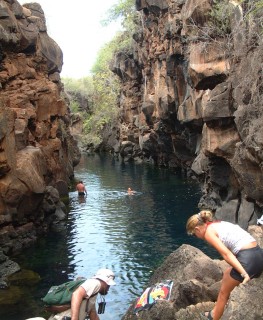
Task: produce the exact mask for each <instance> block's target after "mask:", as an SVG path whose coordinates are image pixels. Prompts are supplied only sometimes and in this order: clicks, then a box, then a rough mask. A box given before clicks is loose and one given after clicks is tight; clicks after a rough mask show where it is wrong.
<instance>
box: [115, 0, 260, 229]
mask: <svg viewBox="0 0 263 320" xmlns="http://www.w3.org/2000/svg"><path fill="white" fill-rule="evenodd" d="M217 2H218V1H217ZM222 3H226V1H223V2H222ZM214 5H215V2H213V1H210V0H163V1H160V0H136V8H137V10H138V12H139V14H140V15H141V19H140V20H141V21H142V25H141V27H140V28H139V31H138V32H137V33H136V34H134V36H133V38H134V47H133V52H132V53H129V54H127V53H124V52H120V53H118V54H117V55H116V57H115V59H114V62H113V64H112V70H113V72H115V73H116V74H117V75H118V76H119V77H120V79H121V81H122V90H121V97H120V106H121V121H122V123H121V129H120V130H121V135H120V141H119V146H118V148H116V146H115V147H114V150H115V152H116V153H117V154H120V155H121V156H122V157H123V159H124V160H125V161H128V160H130V159H135V160H138V159H139V160H142V159H143V160H144V161H152V162H154V163H155V164H157V165H159V166H167V167H171V168H173V167H182V168H184V169H185V170H186V172H188V174H189V175H193V174H194V175H195V176H196V177H198V179H199V180H200V181H201V183H202V186H203V197H202V199H201V200H200V203H199V206H200V207H203V208H207V207H208V208H210V209H213V210H215V211H216V215H217V217H218V218H222V217H223V218H224V219H227V220H229V221H231V222H236V223H239V224H240V225H241V226H242V227H244V228H247V227H248V225H249V224H255V223H256V218H257V217H259V216H261V215H262V213H263V173H262V160H263V153H262V150H263V149H262V147H263V140H262V137H263V132H262V130H263V125H262V123H263V108H262V92H263V91H262V88H263V86H262V60H263V54H262V52H263V51H262V48H263V43H262V36H260V34H261V33H260V32H261V31H260V30H261V29H260V28H262V27H260V24H261V23H262V12H261V11H258V12H255V11H253V1H249V0H248V1H244V2H243V4H242V7H241V5H239V2H238V1H229V3H228V4H227V9H228V10H230V11H227V12H230V13H229V14H228V15H227V13H225V14H226V15H225V16H223V24H221V25H220V20H219V18H218V17H216V18H215V21H211V18H209V17H210V16H211V12H212V10H213V8H214V7H213V6H214ZM261 10H262V9H261ZM209 14H210V15H209ZM209 19H210V20H209ZM221 22H222V21H221ZM222 28H223V29H222ZM224 28H225V29H224Z"/></svg>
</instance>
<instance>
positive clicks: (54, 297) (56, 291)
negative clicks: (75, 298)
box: [42, 279, 86, 305]
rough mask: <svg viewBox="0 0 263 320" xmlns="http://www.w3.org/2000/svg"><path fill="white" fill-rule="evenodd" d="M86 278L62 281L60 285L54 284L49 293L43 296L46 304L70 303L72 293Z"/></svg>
mask: <svg viewBox="0 0 263 320" xmlns="http://www.w3.org/2000/svg"><path fill="white" fill-rule="evenodd" d="M84 281H86V279H80V280H73V281H68V282H65V283H62V284H60V285H58V286H52V287H51V288H50V289H49V290H48V293H47V294H46V295H45V297H44V298H42V301H43V302H44V303H45V304H46V305H63V304H70V301H71V296H72V293H73V292H74V291H75V290H76V289H77V288H78V287H79V286H80V285H81V284H82V283H83V282H84Z"/></svg>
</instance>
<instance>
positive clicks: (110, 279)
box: [92, 269, 116, 286]
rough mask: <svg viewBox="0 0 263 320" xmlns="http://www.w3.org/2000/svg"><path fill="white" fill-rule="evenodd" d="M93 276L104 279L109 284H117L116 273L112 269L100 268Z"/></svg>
mask: <svg viewBox="0 0 263 320" xmlns="http://www.w3.org/2000/svg"><path fill="white" fill-rule="evenodd" d="M92 278H93V279H99V280H102V281H104V282H105V283H106V284H107V285H108V286H114V285H115V284H116V282H115V281H114V279H115V275H114V273H113V272H112V271H111V270H110V269H99V270H98V271H97V272H96V274H95V275H94V276H93V277H92Z"/></svg>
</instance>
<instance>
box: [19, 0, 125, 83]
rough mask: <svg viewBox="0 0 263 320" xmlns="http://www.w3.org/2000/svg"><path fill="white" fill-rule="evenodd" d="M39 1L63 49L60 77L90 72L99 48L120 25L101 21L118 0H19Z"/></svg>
mask: <svg viewBox="0 0 263 320" xmlns="http://www.w3.org/2000/svg"><path fill="white" fill-rule="evenodd" d="M18 2H19V3H20V4H22V5H23V4H24V3H29V2H37V3H39V4H40V5H41V7H42V9H43V11H44V13H45V17H46V24H47V32H48V35H49V36H50V37H51V38H52V39H53V40H55V41H56V43H57V44H58V45H59V46H60V48H61V50H62V51H63V67H62V72H61V74H60V75H61V77H69V78H82V77H85V76H88V75H89V74H90V70H91V68H92V66H93V64H94V63H95V61H96V56H97V53H98V51H99V49H100V48H101V47H102V46H103V45H104V44H105V43H107V42H108V41H110V40H111V39H112V38H113V36H114V35H115V33H116V32H117V31H118V30H120V29H121V27H120V23H119V22H116V23H111V24H110V25H109V26H107V27H103V26H102V25H101V20H102V19H103V18H105V17H106V13H107V10H108V9H109V8H110V7H111V6H112V5H114V4H116V3H118V0H74V1H70V0H34V1H30V0H27V1H24V0H18Z"/></svg>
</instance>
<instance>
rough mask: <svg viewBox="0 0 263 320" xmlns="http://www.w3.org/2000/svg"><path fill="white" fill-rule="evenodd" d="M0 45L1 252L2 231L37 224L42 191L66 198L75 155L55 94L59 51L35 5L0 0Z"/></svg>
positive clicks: (61, 101)
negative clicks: (57, 191)
mask: <svg viewBox="0 0 263 320" xmlns="http://www.w3.org/2000/svg"><path fill="white" fill-rule="evenodd" d="M0 41H1V42H0V43H1V47H0V97H1V100H0V228H1V229H0V233H1V235H5V236H3V237H2V240H3V239H5V241H4V240H3V241H1V246H2V247H3V242H8V236H7V234H8V231H10V232H13V233H14V232H15V230H13V229H12V225H15V226H16V227H17V226H21V225H26V224H27V223H28V222H29V221H30V222H36V221H38V223H39V222H40V221H43V219H44V218H43V215H44V216H45V212H44V213H43V199H44V196H45V194H46V192H47V190H46V187H47V186H53V187H54V188H57V189H58V190H59V192H60V194H61V195H66V194H67V193H68V183H69V179H70V177H72V176H73V167H74V166H75V165H76V164H77V163H78V161H79V158H80V154H79V150H78V148H77V145H76V142H75V141H74V140H73V138H72V136H71V135H70V133H69V124H70V120H69V119H70V118H69V114H68V106H67V104H66V101H65V100H64V99H63V97H62V94H61V93H62V85H61V82H60V76H59V73H60V71H61V68H62V63H63V60H62V52H61V49H60V48H59V46H58V45H57V44H56V43H55V41H54V40H52V39H51V38H50V37H49V36H48V34H47V29H46V21H45V16H44V12H43V10H42V8H41V6H40V5H39V4H37V3H31V4H26V5H25V6H24V7H22V6H21V5H20V4H19V3H18V2H17V1H15V0H14V1H3V0H1V1H0ZM60 206H61V205H60ZM44 207H45V206H44ZM55 210H56V208H55V207H54V210H53V211H55ZM44 211H45V209H44ZM47 211H48V210H46V213H47ZM36 212H38V214H36ZM49 213H50V212H49ZM31 227H32V230H33V229H34V223H33V224H32V225H31Z"/></svg>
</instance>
